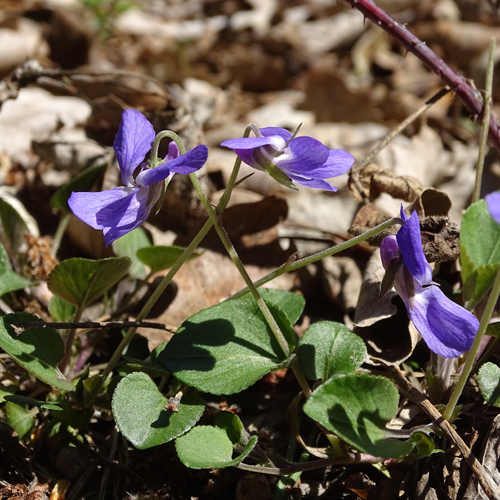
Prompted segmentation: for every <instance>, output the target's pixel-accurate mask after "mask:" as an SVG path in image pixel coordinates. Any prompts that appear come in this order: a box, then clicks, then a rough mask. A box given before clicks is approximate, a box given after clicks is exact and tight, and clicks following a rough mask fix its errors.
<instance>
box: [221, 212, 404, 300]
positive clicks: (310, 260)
mask: <svg viewBox="0 0 500 500" xmlns="http://www.w3.org/2000/svg"><path fill="white" fill-rule="evenodd" d="M394 224H402V221H401V219H400V218H399V217H395V218H394V219H389V220H386V221H385V222H382V224H379V225H378V226H375V227H374V228H372V229H370V230H368V231H366V232H365V233H363V234H360V235H359V236H355V237H354V238H351V239H350V240H347V241H344V243H341V244H340V245H335V246H334V247H331V248H327V249H326V250H322V251H321V252H317V253H314V254H312V255H309V256H307V257H304V258H302V259H299V260H296V261H294V262H286V263H285V264H283V265H282V266H281V267H278V269H276V270H274V271H272V272H270V273H269V274H267V275H266V276H264V277H262V278H260V279H259V280H257V281H255V282H254V285H255V286H256V287H259V286H262V285H265V284H266V283H269V282H270V281H272V280H273V279H276V278H278V277H279V276H281V275H283V274H285V273H289V272H291V271H295V270H297V269H300V268H301V267H304V266H308V265H309V264H314V263H315V262H318V261H319V260H321V259H324V258H325V257H328V256H330V255H335V254H337V253H339V252H342V251H344V250H347V249H348V248H351V247H353V246H354V245H357V244H358V243H361V242H362V241H365V240H367V239H368V238H372V237H373V236H375V235H377V234H378V233H380V232H382V231H383V230H384V229H387V228H389V227H391V226H393V225H394ZM248 292H249V289H248V288H243V290H240V291H239V292H236V293H235V294H234V295H231V297H229V298H228V299H227V300H232V299H237V298H239V297H242V296H243V295H245V294H247V293H248Z"/></svg>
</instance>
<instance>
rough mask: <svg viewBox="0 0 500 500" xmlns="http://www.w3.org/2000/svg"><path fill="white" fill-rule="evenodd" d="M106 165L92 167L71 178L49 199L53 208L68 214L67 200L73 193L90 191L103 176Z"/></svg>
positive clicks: (100, 164)
mask: <svg viewBox="0 0 500 500" xmlns="http://www.w3.org/2000/svg"><path fill="white" fill-rule="evenodd" d="M105 170H106V163H99V164H97V165H92V166H91V167H89V168H87V169H85V170H84V171H83V172H81V173H80V174H78V175H77V176H76V177H73V178H72V179H71V180H70V181H69V182H68V184H65V185H64V186H61V187H60V188H59V189H58V190H57V191H56V192H55V193H54V194H53V195H52V198H51V199H50V204H51V205H52V207H53V208H56V209H58V210H61V211H63V212H69V211H70V208H69V205H68V198H69V197H70V196H71V193H72V192H73V191H90V190H91V189H92V187H93V186H94V184H96V183H97V181H98V180H99V179H100V178H101V177H102V176H103V175H104V171H105Z"/></svg>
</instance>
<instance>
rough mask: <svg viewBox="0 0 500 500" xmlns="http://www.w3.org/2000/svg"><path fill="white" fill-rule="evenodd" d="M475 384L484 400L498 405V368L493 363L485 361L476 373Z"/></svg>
mask: <svg viewBox="0 0 500 500" xmlns="http://www.w3.org/2000/svg"><path fill="white" fill-rule="evenodd" d="M477 385H478V386H479V390H480V391H481V394H482V396H483V398H484V399H485V401H486V402H487V403H488V404H490V405H492V406H498V407H500V368H499V367H498V366H497V365H495V364H493V363H485V364H484V365H483V366H481V368H479V372H478V375H477Z"/></svg>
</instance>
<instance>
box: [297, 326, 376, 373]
mask: <svg viewBox="0 0 500 500" xmlns="http://www.w3.org/2000/svg"><path fill="white" fill-rule="evenodd" d="M366 354H367V353H366V346H365V343H364V342H363V340H362V339H361V338H360V337H358V336H357V335H355V334H354V333H352V332H351V331H350V330H349V328H347V327H346V326H345V325H342V324H341V323H335V322H333V321H321V322H318V323H314V324H313V325H311V326H310V327H309V328H308V329H307V330H306V332H305V333H304V335H303V336H302V337H301V339H300V342H299V348H298V356H299V363H300V366H301V368H302V370H303V372H304V374H305V376H306V377H307V378H308V379H310V380H318V379H321V380H323V382H326V381H327V380H328V379H329V378H330V377H333V376H334V375H339V374H341V373H350V372H353V371H354V370H356V369H357V368H359V367H360V366H361V365H362V364H363V361H364V359H365V357H366Z"/></svg>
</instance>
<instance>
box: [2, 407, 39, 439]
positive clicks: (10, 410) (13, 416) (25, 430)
mask: <svg viewBox="0 0 500 500" xmlns="http://www.w3.org/2000/svg"><path fill="white" fill-rule="evenodd" d="M4 412H5V420H6V421H7V423H8V424H9V425H10V426H11V427H12V428H13V429H14V430H15V431H16V432H17V435H18V436H19V439H21V440H24V439H27V438H28V437H29V436H30V434H31V432H32V431H33V429H34V428H35V415H36V414H37V413H38V410H37V409H35V408H33V409H31V410H29V409H28V408H27V407H26V406H24V405H19V404H17V403H13V402H11V401H7V402H6V403H5V409H4Z"/></svg>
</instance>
